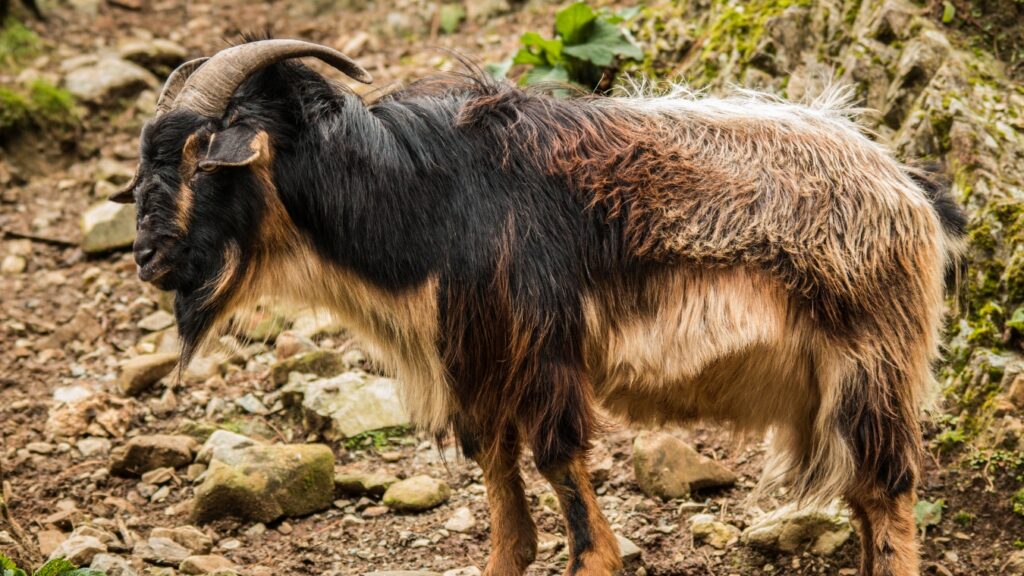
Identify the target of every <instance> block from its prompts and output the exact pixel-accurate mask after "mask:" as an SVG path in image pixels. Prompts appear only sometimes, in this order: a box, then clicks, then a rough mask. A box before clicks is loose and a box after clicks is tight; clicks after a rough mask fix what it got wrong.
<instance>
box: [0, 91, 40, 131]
mask: <svg viewBox="0 0 1024 576" xmlns="http://www.w3.org/2000/svg"><path fill="white" fill-rule="evenodd" d="M31 108H32V106H31V103H30V102H29V101H28V98H27V97H26V96H25V95H24V94H21V93H20V92H15V91H14V90H11V89H9V88H5V87H3V86H0V134H3V133H4V132H7V131H10V130H13V129H15V128H18V127H21V126H24V125H25V124H27V123H28V120H29V118H30V114H29V111H30V110H31Z"/></svg>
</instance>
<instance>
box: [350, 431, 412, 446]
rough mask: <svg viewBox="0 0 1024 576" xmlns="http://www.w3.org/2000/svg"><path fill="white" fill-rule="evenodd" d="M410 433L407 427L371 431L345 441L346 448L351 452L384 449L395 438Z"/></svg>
mask: <svg viewBox="0 0 1024 576" xmlns="http://www.w3.org/2000/svg"><path fill="white" fill-rule="evenodd" d="M409 431H410V429H409V428H407V427H405V426H394V427H391V428H381V429H380V430H370V431H368V432H363V433H362V434H357V435H355V436H353V437H351V438H349V439H348V440H346V441H345V448H348V449H349V450H360V449H365V448H383V447H384V446H387V445H388V444H390V443H391V440H392V439H393V438H397V437H400V436H404V435H406V434H408V433H409Z"/></svg>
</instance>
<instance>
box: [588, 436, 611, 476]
mask: <svg viewBox="0 0 1024 576" xmlns="http://www.w3.org/2000/svg"><path fill="white" fill-rule="evenodd" d="M589 457H590V461H589V463H588V464H589V466H588V467H587V470H588V471H589V472H590V481H591V482H592V483H593V484H594V486H600V485H601V484H604V483H605V482H607V481H608V478H610V477H611V474H612V468H613V467H614V466H615V459H614V458H612V453H611V452H610V451H609V450H608V447H607V446H605V445H604V444H602V443H596V444H594V447H593V449H591V450H590V454H589Z"/></svg>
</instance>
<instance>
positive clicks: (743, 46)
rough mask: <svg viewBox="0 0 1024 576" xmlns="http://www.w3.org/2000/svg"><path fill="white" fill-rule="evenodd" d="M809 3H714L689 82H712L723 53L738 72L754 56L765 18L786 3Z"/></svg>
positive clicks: (801, 1) (801, 0) (797, 1)
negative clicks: (698, 67) (736, 67)
mask: <svg viewBox="0 0 1024 576" xmlns="http://www.w3.org/2000/svg"><path fill="white" fill-rule="evenodd" d="M810 4H811V2H810V0H756V1H754V2H744V3H742V4H738V5H735V6H734V5H730V4H726V3H725V2H724V1H722V0H718V1H716V2H714V3H713V5H712V7H711V13H712V14H716V16H714V18H713V20H712V21H711V22H710V23H709V24H708V25H707V27H706V29H705V31H704V32H703V33H702V34H701V36H702V38H703V42H704V44H703V49H702V50H701V55H700V59H699V62H700V65H701V67H700V69H699V70H698V72H697V74H696V75H695V78H693V79H692V81H693V83H695V84H697V85H707V84H710V83H711V82H712V81H714V80H715V79H716V78H717V77H718V73H719V71H720V68H721V63H720V62H719V59H720V58H721V57H722V56H723V55H724V56H725V57H726V58H728V59H730V60H733V59H735V62H736V64H737V65H738V68H739V69H738V72H742V70H743V69H745V68H746V66H747V65H748V64H749V62H750V58H751V56H753V55H754V51H755V50H756V49H757V46H758V44H759V42H760V41H761V36H762V34H763V33H764V26H765V24H766V23H767V22H768V20H769V19H770V18H772V17H773V16H776V15H778V14H780V13H781V12H782V11H783V10H785V9H786V8H789V7H790V6H809V5H810ZM737 76H739V74H737Z"/></svg>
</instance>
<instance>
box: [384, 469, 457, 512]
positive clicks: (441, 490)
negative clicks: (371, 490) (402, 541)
mask: <svg viewBox="0 0 1024 576" xmlns="http://www.w3.org/2000/svg"><path fill="white" fill-rule="evenodd" d="M451 495H452V491H451V488H449V487H448V484H447V483H446V482H444V481H443V480H437V479H435V478H431V477H430V476H426V475H420V476H413V477H412V478H409V479H407V480H401V481H399V482H395V483H394V484H392V485H391V486H390V487H389V488H388V489H387V492H385V493H384V498H383V499H382V502H383V503H384V505H385V506H387V507H388V508H390V509H392V510H396V511H398V512H422V511H424V510H430V509H431V508H435V507H437V506H440V505H441V504H444V503H445V502H447V501H448V499H449V498H451Z"/></svg>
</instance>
